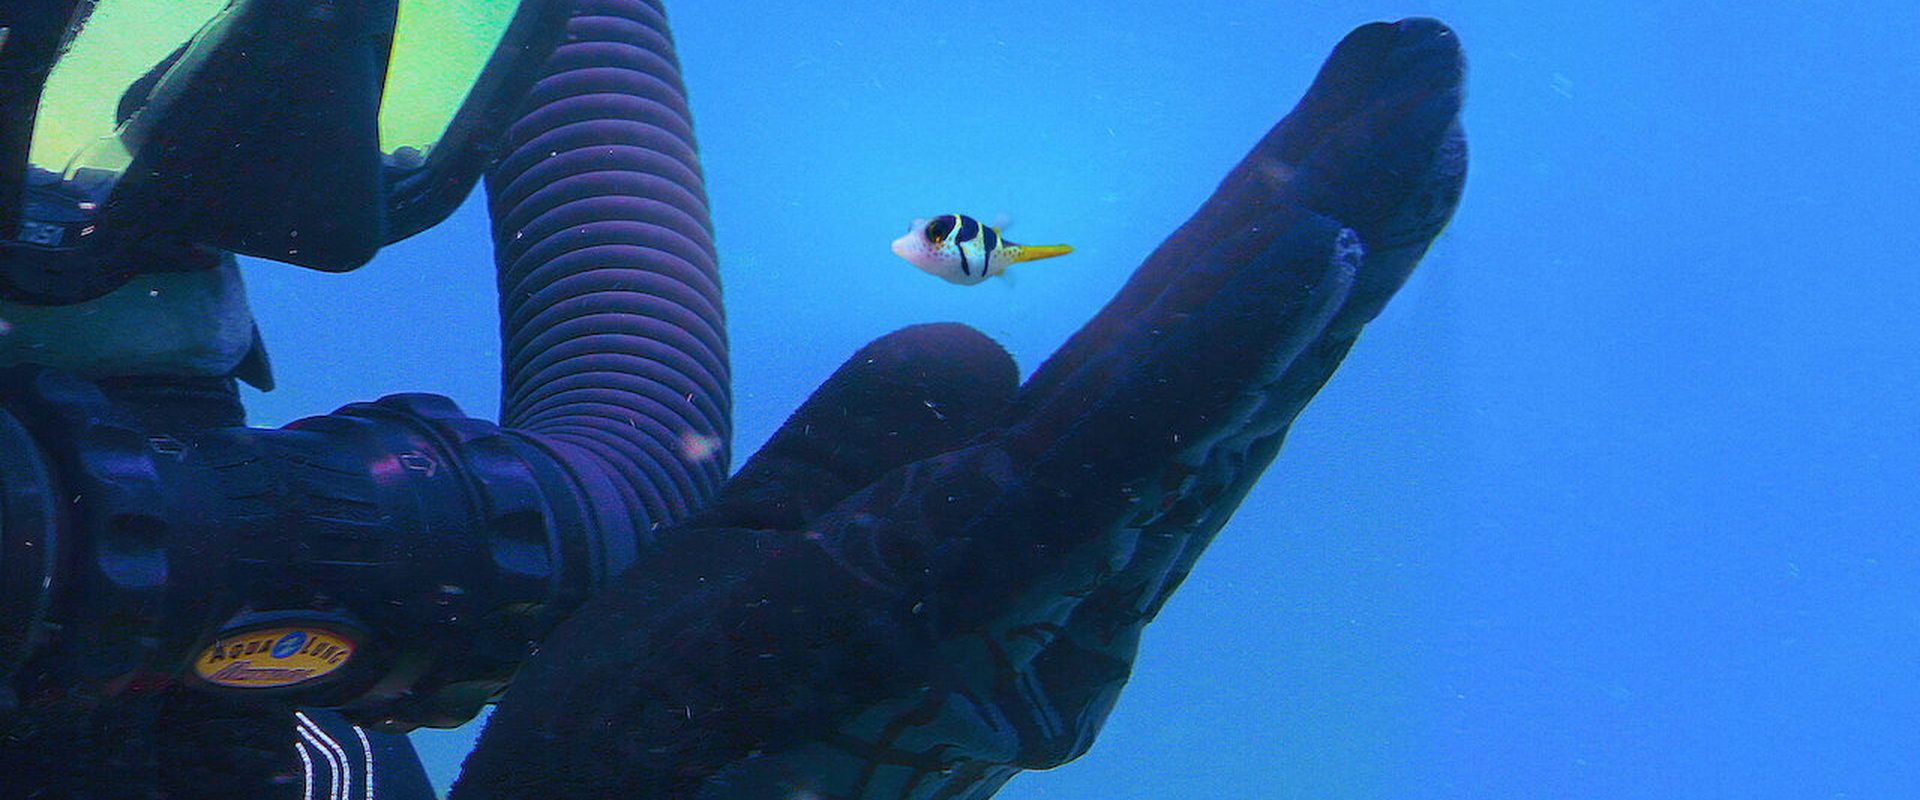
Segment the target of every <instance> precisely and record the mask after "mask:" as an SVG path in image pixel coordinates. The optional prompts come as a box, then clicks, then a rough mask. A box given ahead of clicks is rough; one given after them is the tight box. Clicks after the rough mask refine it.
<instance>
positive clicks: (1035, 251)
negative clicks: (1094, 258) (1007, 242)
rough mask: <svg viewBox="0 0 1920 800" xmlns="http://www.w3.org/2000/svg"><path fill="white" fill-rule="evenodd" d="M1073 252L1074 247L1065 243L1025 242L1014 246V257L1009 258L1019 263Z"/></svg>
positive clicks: (1010, 260) (1010, 261) (1014, 262)
mask: <svg viewBox="0 0 1920 800" xmlns="http://www.w3.org/2000/svg"><path fill="white" fill-rule="evenodd" d="M1071 252H1073V248H1071V247H1068V246H1066V245H1064V244H1044V245H1031V244H1023V245H1019V246H1017V247H1014V248H1013V258H1011V259H1009V260H1008V263H1013V264H1017V263H1020V262H1022V261H1035V260H1038V259H1042V258H1053V257H1054V256H1064V255H1066V254H1068V253H1071Z"/></svg>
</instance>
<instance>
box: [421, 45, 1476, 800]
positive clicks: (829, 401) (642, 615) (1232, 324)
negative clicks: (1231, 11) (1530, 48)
mask: <svg viewBox="0 0 1920 800" xmlns="http://www.w3.org/2000/svg"><path fill="white" fill-rule="evenodd" d="M1462 79H1463V75H1462V64H1461V60H1460V54H1459V49H1458V46H1457V44H1456V42H1455V41H1454V38H1453V35H1452V33H1451V32H1450V31H1448V30H1447V29H1446V28H1445V27H1444V26H1442V25H1440V24H1439V23H1436V22H1433V21H1430V20H1408V21H1404V22H1401V23H1398V24H1393V25H1389V24H1373V25H1367V26H1364V27H1362V28H1360V29H1358V30H1356V31H1355V32H1354V33H1352V34H1351V35H1349V36H1348V37H1347V39H1346V40H1344V41H1343V42H1342V43H1341V44H1340V46H1339V47H1338V48H1337V49H1336V50H1335V51H1334V53H1333V55H1332V56H1331V57H1330V58H1329V59H1328V61H1327V64H1326V66H1325V67H1324V68H1323V69H1322V71H1321V73H1320V76H1319V78H1318V79H1317V80H1316V81H1315V83H1314V85H1313V87H1312V89H1311V90H1309V92H1308V94H1307V96H1306V98H1305V99H1303V100H1302V101H1301V103H1300V105H1299V106H1298V107H1297V108H1296V109H1295V110H1294V112H1293V113H1292V114H1290V115H1289V116H1288V117H1287V118H1286V119H1285V120H1283V121H1282V122H1281V123H1280V125H1279V126H1277V127H1276V128H1275V129H1274V130H1273V131H1272V132H1271V133H1269V134H1268V135H1267V137H1266V138H1265V139H1263V140H1262V141H1261V142H1260V144H1259V145H1258V146H1257V147H1256V148H1255V149H1254V151H1253V153H1252V154H1250V155H1249V156H1248V157H1247V159H1246V160H1245V161H1243V162H1242V163H1241V164H1240V165H1239V166H1238V167H1236V168H1235V169H1234V170H1233V172H1232V173H1231V174H1229V175H1228V177H1227V179H1226V181H1225V182H1224V183H1223V184H1222V186H1221V187H1220V189H1219V190H1218V191H1217V192H1216V193H1215V195H1214V196H1213V198H1212V199H1210V200H1209V201H1208V202H1207V204H1206V205H1205V206H1204V207H1203V208H1202V209H1201V210H1200V211H1199V213H1197V214H1196V215H1195V216H1194V217H1193V219H1192V220H1190V221H1189V222H1187V223H1186V225H1184V226H1183V227H1182V228H1181V229H1180V230H1179V231H1177V232H1175V233H1174V235H1173V236H1172V237H1170V238H1169V239H1168V240H1167V242H1166V243H1165V244H1163V245H1162V246H1161V247H1160V249H1159V250H1158V251H1156V252H1155V253H1154V254H1153V255H1152V257H1150V258H1149V259H1148V261H1147V263H1146V264H1145V265H1144V266H1142V267H1141V269H1140V270H1139V271H1138V272H1137V273H1136V274H1135V275H1134V277H1133V279H1132V281H1131V282H1130V283H1129V284H1128V285H1127V286H1126V287H1125V288H1124V289H1123V290H1122V291H1121V292H1120V294H1119V296H1117V297H1116V298H1115V299H1114V300H1113V301H1112V302H1111V303H1109V304H1108V306H1107V307H1106V308H1105V309H1104V310H1103V311H1102V312H1101V313H1100V314H1099V315H1098V316H1097V317H1096V318H1095V319H1094V320H1093V321H1091V322H1090V323H1088V325H1087V326H1086V327H1084V328H1083V329H1082V330H1081V331H1080V332H1079V333H1078V334H1076V335H1075V336H1074V337H1073V338H1072V339H1071V340H1070V341H1069V342H1068V343H1067V345H1066V346H1065V347H1063V348H1062V349H1061V350H1060V352H1058V353H1057V354H1055V355H1054V357H1053V358H1052V359H1050V360H1049V361H1048V362H1047V363H1046V364H1045V365H1044V366H1042V367H1041V369H1040V370H1039V371H1038V373H1036V374H1035V375H1034V376H1033V378H1032V379H1031V380H1029V381H1028V382H1027V383H1026V385H1025V386H1024V387H1021V388H1019V389H1017V390H1016V389H1015V387H1014V382H1015V377H1014V376H1015V374H1016V373H1015V370H1014V368H1013V365H1012V364H1011V362H1010V360H1009V359H1008V358H1007V357H1006V355H1005V354H1004V353H1003V352H1001V351H1000V350H999V348H998V347H996V346H994V345H993V344H992V343H991V342H989V341H987V340H986V339H984V337H981V336H980V335H979V334H977V333H974V332H972V331H970V330H968V329H965V328H963V327H960V326H953V325H946V326H924V327H919V328H910V329H907V330H905V331H902V332H899V333H896V334H893V335H891V336H889V337H886V338H883V339H881V340H879V341H878V342H875V343H874V344H872V345H869V346H868V348H866V349H865V350H863V351H862V352H861V353H860V354H858V355H856V356H855V357H854V358H853V359H852V360H851V361H849V362H848V363H847V364H846V365H845V366H843V367H842V368H841V369H840V370H839V371H838V372H836V373H835V375H834V376H833V377H832V378H830V379H828V381H827V382H826V384H825V385H823V386H822V388H821V389H820V390H819V392H818V393H816V394H815V396H814V397H813V398H812V399H811V400H809V401H808V402H807V404H806V405H804V406H803V407H802V408H801V409H800V410H799V411H798V412H796V413H795V415H794V416H793V418H792V419H790V420H789V421H788V423H787V424H786V426H785V427H784V428H782V429H781V431H780V432H779V433H777V434H776V435H775V436H774V438H773V439H772V441H771V442H770V443H769V444H768V445H767V447H766V448H765V449H764V450H762V451H761V452H760V453H759V454H758V455H756V456H755V457H754V459H753V460H752V461H750V462H749V463H748V464H747V465H746V466H745V467H744V468H743V469H742V471H741V473H740V474H739V475H737V476H736V477H735V478H734V479H733V480H732V481H731V482H730V483H729V484H728V485H727V487H726V488H725V489H724V490H723V491H722V493H721V496H720V498H719V500H718V501H717V503H716V505H715V506H714V507H713V508H712V509H710V510H709V511H707V512H706V513H704V514H703V515H701V516H700V517H698V518H696V519H694V520H691V521H690V522H688V523H686V524H684V525H681V526H678V527H676V528H674V529H671V530H668V531H664V532H663V533H662V535H661V536H660V537H659V540H658V549H657V551H655V552H654V553H652V554H650V555H649V556H644V557H643V558H642V560H641V561H640V563H639V564H638V565H637V567H636V568H635V569H633V570H631V571H630V572H629V573H628V574H626V575H625V576H623V577H622V578H621V579H620V580H619V581H617V582H616V584H615V586H614V587H613V588H611V589H610V590H608V591H607V592H606V593H604V594H602V595H600V596H598V597H596V598H595V599H593V600H591V601H589V603H588V604H587V605H586V606H585V607H583V608H582V610H581V611H580V612H579V613H578V614H577V615H575V616H574V617H573V618H572V619H570V620H569V621H568V622H566V623H565V624H563V625H562V626H561V627H560V629H559V630H558V631H557V632H556V633H555V634H554V635H553V636H552V637H551V638H550V639H549V640H548V641H547V642H546V643H545V644H544V645H543V647H542V650H541V652H540V653H539V655H538V656H536V657H535V658H534V660H533V661H532V662H530V663H529V664H528V666H527V667H526V668H525V669H524V670H523V671H522V673H521V674H520V675H519V677H518V678H517V679H516V682H515V684H514V688H513V690H512V692H511V693H510V694H509V696H508V698H507V700H506V702H505V703H504V704H503V705H502V706H501V708H500V709H499V711H498V712H497V713H496V714H495V716H494V718H493V721H492V723H491V725H490V727H489V728H488V729H487V731H486V733H485V735H484V737H483V738H482V739H481V742H480V746H479V747H478V749H476V751H475V752H474V754H473V755H472V756H471V757H470V758H469V760H468V762H467V765H466V769H465V774H464V775H463V776H462V782H461V783H460V784H459V785H458V786H457V787H456V790H455V797H456V798H458V797H472V796H485V797H543V798H555V797H578V798H600V797H611V796H618V797H645V798H708V799H710V800H721V799H722V798H725V799H727V800H734V799H736V798H737V799H739V800H746V799H748V798H756V799H757V798H984V797H987V796H989V795H991V794H993V792H994V791H995V790H996V789H997V788H998V787H999V786H1000V785H1001V784H1003V783H1004V782H1005V781H1006V780H1007V779H1008V778H1010V777H1011V776H1012V775H1013V774H1015V773H1016V772H1018V771H1019V770H1021V769H1030V768H1042V767H1049V766H1054V765H1057V764H1060V763H1063V762H1065V761H1067V760H1069V759H1071V758H1073V757H1075V756H1077V755H1079V754H1081V753H1083V752H1085V750H1086V749H1087V747H1088V746H1089V745H1090V744H1091V742H1092V740H1093V738H1094V736H1095V734H1096V733H1097V732H1098V730H1099V727H1100V724H1101V722H1102V721H1103V720H1104V719H1105V717H1106V715H1107V713H1108V712H1109V711H1110V710H1111V709H1112V707H1113V703H1114V701H1115V699H1116V697H1117V695H1118V692H1119V690H1120V688H1121V686H1122V685H1123V684H1124V683H1125V681H1126V678H1127V675H1128V672H1129V670H1130V668H1131V664H1132V661H1133V657H1134V652H1135V647H1136V644H1137V642H1138V637H1139V634H1140V632H1141V629H1142V628H1143V626H1144V625H1145V624H1146V623H1147V621H1149V620H1150V619H1152V618H1153V616H1154V614H1155V613H1156V612H1157V611H1158V610H1159V609H1160V607H1161V605H1162V603H1163V602H1164V601H1165V600H1166V598H1167V597H1168V595H1169V594H1170V593H1171V592H1172V590H1173V589H1174V588H1175V587H1176V586H1177V585H1178V584H1179V582H1180V581H1181V579H1182V578H1183V577H1184V576H1185V575H1186V573H1187V571H1188V569H1189V567H1190V566H1191V565H1192V563H1193V561H1194V559H1195V558H1196V557H1197V556H1198V555H1199V553H1200V552H1201V550H1202V549H1203V548H1204V547H1205V546H1206V544H1207V542H1208V540H1209V539H1210V538H1211V537H1212V535H1213V534H1214V532H1215V531H1217V530H1219V528H1220V527H1221V526H1222V525H1223V524H1225V522H1226V520H1227V519H1228V517H1229V516H1230V514H1231V513H1232V511H1233V509H1234V507H1235V506H1236V505H1237V504H1238V503H1239V501H1240V499H1241V498H1242V497H1243V496H1244V495H1245V493H1246V492H1247V490H1248V489H1249V488H1250V487H1251V486H1252V484H1253V483H1254V481H1255V480H1256V479H1257V478H1258V476H1259V474H1260V472H1261V470H1262V469H1263V468H1264V467H1265V466H1266V465H1267V463H1268V462H1269V461H1270V460H1271V459H1272V457H1273V456H1274V454H1275V452H1276V451H1277V450H1278V448H1279V446H1280V442H1281V438H1282V436H1283V435H1284V433H1285V432H1286V429H1287V427H1288V425H1289V424H1291V422H1292V420H1293V419H1294V417H1295V416H1296V415H1297V414H1298V413H1299V411H1300V410H1301V408H1302V407H1304V405H1305V404H1306V402H1307V401H1308V400H1309V399H1310V398H1311V397H1312V396H1313V394H1314V393H1315V392H1316V391H1318V390H1319V388H1320V387H1321V386H1322V385H1323V384H1324V383H1325V382H1326V380H1327V379H1328V378H1329V377H1330V375H1331V374H1332V372H1333V370H1334V368H1335V367H1336V366H1337V365H1338V363H1339V362H1340V360H1341V358H1342V357H1343V356H1344V355H1345V353H1346V351H1347V349H1348V348H1349V347H1350V346H1351V345H1352V343H1353V341H1354V339H1355V337H1356V336H1357V335H1358V334H1359V332H1360V329H1361V327H1362V325H1364V324H1365V323H1366V322H1367V321H1368V320H1370V319H1372V318H1373V317H1374V315H1376V314H1377V313H1378V312H1379V310H1380V309H1381V307H1382V306H1383V304H1384V303H1385V302H1386V300H1387V299H1388V298H1389V297H1390V296H1391V295H1392V294H1393V292H1394V290H1396V289H1397V288H1398V287H1399V286H1400V285H1401V283H1402V282H1403V281H1404V280H1405V278H1406V276H1407V273H1408V271H1409V270H1410V269H1411V268H1412V267H1413V265H1414V263H1415V262H1417V261H1418V259H1419V257H1420V256H1421V255H1422V254H1423V253H1424V252H1425V250H1426V247H1427V245H1428V243H1429V242H1430V241H1431V240H1432V238H1433V237H1434V236H1435V235H1436V234H1438V232H1439V230H1440V228H1441V227H1442V226H1443V225H1444V224H1445V222H1446V220H1447V219H1448V217H1449V216H1450V214H1451V212H1452V210H1453V207H1454V205H1455V203H1456V202H1457V200H1458V198H1459V191H1460V187H1461V183H1462V180H1463V177H1464V170H1465V161H1466V156H1465V147H1464V139H1463V137H1462V135H1461V133H1460V129H1459V127H1458V122H1457V116H1458V111H1459V106H1460V100H1461V94H1460V89H1461V82H1462Z"/></svg>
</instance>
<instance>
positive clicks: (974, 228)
mask: <svg viewBox="0 0 1920 800" xmlns="http://www.w3.org/2000/svg"><path fill="white" fill-rule="evenodd" d="M954 216H956V217H959V218H960V234H959V235H958V236H955V237H953V240H954V241H956V242H971V241H973V239H974V237H976V236H979V235H980V227H981V226H980V220H977V219H974V218H973V217H969V216H967V215H965V214H955V215H954Z"/></svg>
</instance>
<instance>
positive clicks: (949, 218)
mask: <svg viewBox="0 0 1920 800" xmlns="http://www.w3.org/2000/svg"><path fill="white" fill-rule="evenodd" d="M959 221H960V215H959V214H948V215H946V216H944V217H935V218H934V220H933V221H932V222H929V223H927V231H926V236H927V241H929V242H932V243H934V244H939V243H940V242H941V240H943V239H945V238H947V234H949V233H953V226H954V223H956V222H959Z"/></svg>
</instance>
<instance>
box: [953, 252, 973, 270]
mask: <svg viewBox="0 0 1920 800" xmlns="http://www.w3.org/2000/svg"><path fill="white" fill-rule="evenodd" d="M953 249H955V250H958V251H960V274H962V275H965V276H967V277H973V270H970V269H967V248H964V247H955V248H953Z"/></svg>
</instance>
